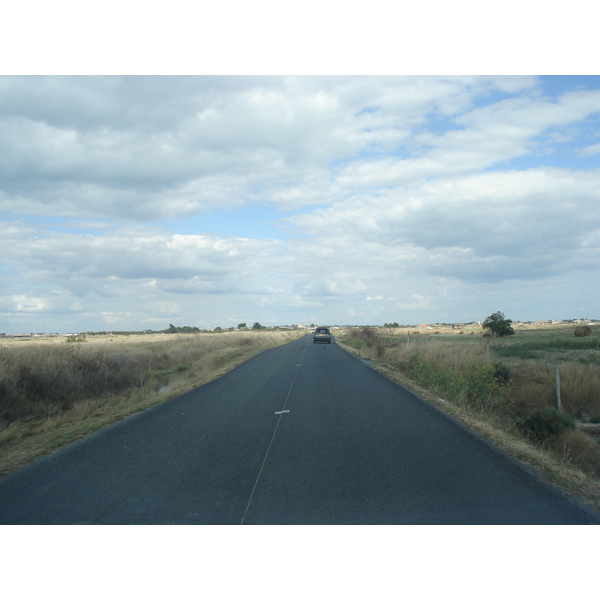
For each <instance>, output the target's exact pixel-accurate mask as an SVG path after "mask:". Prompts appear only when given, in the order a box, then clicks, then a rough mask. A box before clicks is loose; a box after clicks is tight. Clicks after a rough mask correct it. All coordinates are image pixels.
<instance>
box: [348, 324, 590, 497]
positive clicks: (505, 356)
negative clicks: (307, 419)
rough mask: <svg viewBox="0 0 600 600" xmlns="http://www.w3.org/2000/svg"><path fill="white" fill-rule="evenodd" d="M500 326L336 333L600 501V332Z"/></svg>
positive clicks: (518, 454) (559, 480) (561, 481)
mask: <svg viewBox="0 0 600 600" xmlns="http://www.w3.org/2000/svg"><path fill="white" fill-rule="evenodd" d="M495 316H496V319H495V320H496V321H500V320H501V319H500V317H503V315H501V313H495ZM501 325H502V326H503V327H508V326H510V322H509V323H508V324H507V323H503V324H501ZM503 331H504V333H501V334H499V335H492V336H490V335H489V330H488V334H487V335H486V334H485V330H484V331H482V329H481V328H479V330H478V331H473V330H472V331H471V332H469V333H470V334H471V335H469V334H467V335H465V333H467V332H462V331H459V332H455V333H454V334H452V333H449V334H446V335H444V334H440V333H435V332H427V333H424V332H417V331H415V330H412V331H410V330H408V329H404V330H396V329H393V330H392V329H380V328H379V329H378V328H371V327H364V328H357V329H351V330H348V331H347V332H345V333H344V334H342V335H341V336H338V339H337V341H338V342H339V343H340V344H341V345H342V346H343V347H346V349H347V350H349V351H351V352H352V353H354V354H356V355H357V356H359V357H361V358H363V359H368V360H370V361H372V363H373V366H375V368H377V369H379V370H380V371H382V372H383V373H384V374H386V375H387V376H390V377H391V378H393V379H395V380H397V381H399V382H400V383H401V384H402V385H404V386H405V387H408V388H409V389H412V390H413V391H414V392H415V393H417V394H418V395H420V396H421V397H424V398H426V399H428V400H431V401H433V402H434V403H436V404H437V406H439V408H440V409H441V410H444V411H446V412H448V413H450V414H452V415H453V416H455V417H456V418H458V419H459V420H461V421H463V422H464V423H466V424H467V425H468V426H469V427H471V428H473V429H475V430H476V431H477V432H478V433H480V434H482V435H483V436H485V437H488V438H490V439H491V440H492V441H493V442H495V443H497V444H498V445H500V446H501V447H502V448H504V449H505V450H506V451H508V452H509V453H510V454H512V455H513V456H514V457H515V458H518V459H520V460H523V461H525V462H528V463H529V464H530V465H532V466H535V467H537V468H538V469H539V470H540V471H541V472H542V474H543V475H544V476H546V477H547V478H548V479H549V480H551V481H553V482H554V483H555V484H558V485H560V486H561V487H563V488H564V489H565V490H566V491H569V492H571V493H573V494H574V495H576V496H577V497H578V498H579V499H580V500H583V501H585V502H587V503H588V504H590V505H592V506H594V507H595V508H596V509H600V438H599V437H598V433H600V431H598V428H600V425H598V423H600V343H599V341H600V338H598V337H594V336H593V335H592V336H591V337H590V336H587V337H575V335H574V328H573V327H562V328H555V329H551V328H546V327H544V328H537V329H530V330H517V331H515V332H513V334H510V333H509V334H507V333H505V332H506V329H504V330H503ZM557 370H558V378H559V381H560V386H559V390H560V398H559V397H558V396H557V386H556V382H557ZM559 402H560V405H559ZM559 406H560V409H559Z"/></svg>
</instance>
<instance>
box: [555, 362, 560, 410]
mask: <svg viewBox="0 0 600 600" xmlns="http://www.w3.org/2000/svg"><path fill="white" fill-rule="evenodd" d="M556 408H558V410H560V371H559V370H558V365H556Z"/></svg>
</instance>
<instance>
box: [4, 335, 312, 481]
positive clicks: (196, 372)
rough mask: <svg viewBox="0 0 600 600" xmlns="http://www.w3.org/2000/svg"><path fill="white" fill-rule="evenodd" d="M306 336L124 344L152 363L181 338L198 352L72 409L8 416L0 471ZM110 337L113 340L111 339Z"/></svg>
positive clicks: (122, 349)
mask: <svg viewBox="0 0 600 600" xmlns="http://www.w3.org/2000/svg"><path fill="white" fill-rule="evenodd" d="M301 335H302V334H300V333H260V334H257V333H248V334H232V335H231V336H224V335H219V336H214V335H213V336H204V337H201V336H200V335H198V336H195V335H193V334H189V335H185V336H178V338H179V339H169V338H166V339H164V340H163V339H161V340H158V342H156V343H154V341H152V342H150V343H149V344H151V345H152V347H151V348H150V347H149V345H146V346H145V347H143V348H141V347H140V342H139V340H135V341H132V342H131V343H128V342H127V341H125V342H123V343H122V344H121V343H119V356H122V357H124V356H130V357H131V356H132V355H135V354H140V353H141V354H142V355H143V356H142V359H143V361H144V363H146V364H148V363H149V366H150V367H152V361H153V360H156V363H159V360H158V357H160V356H164V355H166V354H167V353H169V352H173V350H172V346H173V345H177V343H178V342H179V343H180V344H185V345H189V346H190V347H191V346H196V348H195V351H192V350H189V352H187V353H185V354H180V355H179V356H178V357H177V359H179V360H180V362H179V363H178V364H170V365H169V366H160V367H157V368H155V369H152V368H150V369H145V370H144V371H136V374H135V377H136V381H137V382H139V383H137V384H136V386H134V387H129V388H127V389H125V390H123V391H122V392H121V393H119V394H114V395H102V397H98V398H93V399H82V400H77V401H75V402H72V403H70V404H69V405H68V407H67V408H61V407H60V406H58V405H57V406H54V405H50V406H49V407H48V409H47V410H48V414H47V415H45V416H40V415H36V413H35V412H33V413H32V414H31V415H30V416H27V417H24V418H19V419H13V420H9V421H8V422H6V419H5V421H4V423H3V424H2V429H1V430H0V476H3V475H6V474H8V473H10V472H12V471H15V470H17V469H19V468H21V467H23V466H26V465H27V464H29V463H31V462H33V461H34V460H36V459H37V458H40V457H42V456H45V455H47V454H50V453H52V452H55V451H56V450H58V449H59V448H61V447H63V446H65V445H67V444H70V443H71V442H74V441H76V440H78V439H81V438H84V437H86V436H88V435H90V434H91V433H93V432H95V431H98V430H100V429H102V428H103V427H106V426H107V425H110V424H112V423H115V422H117V421H120V420H122V419H125V418H126V417H129V416H131V415H133V414H135V413H138V412H140V411H143V410H146V409H147V408H150V407H152V406H155V405H157V404H160V403H162V402H165V401H166V400H169V399H170V398H173V397H174V396H177V395H179V394H182V393H184V392H187V391H189V390H191V389H194V388H196V387H199V386H201V385H204V384H205V383H208V382H209V381H212V380H214V379H216V378H218V377H221V376H222V375H224V374H225V373H227V372H228V371H231V370H232V369H234V368H235V367H237V366H238V365H240V364H241V363H243V362H245V361H246V360H248V359H250V358H252V357H253V356H255V355H256V354H259V353H260V352H263V351H264V350H266V349H269V348H273V347H276V346H280V345H283V344H286V343H288V342H290V341H293V340H295V339H298V338H299V337H301ZM105 342H106V343H109V341H108V340H105ZM119 342H121V340H119ZM52 343H53V344H55V342H52ZM100 347H102V345H101V342H99V343H97V344H96V345H95V346H94V348H93V349H92V348H88V347H86V348H85V350H83V352H85V353H86V357H87V356H88V355H89V356H99V350H98V348H100ZM49 350H50V348H49V347H48V345H44V344H38V345H37V346H36V347H35V348H30V349H28V351H27V353H26V354H25V355H24V356H26V357H28V358H30V359H31V357H32V356H39V357H40V360H41V359H42V357H43V356H44V355H46V356H47V353H48V351H49ZM155 357H156V358H155ZM12 358H14V357H12ZM19 358H20V357H17V359H19ZM102 358H104V357H102ZM184 358H185V360H183V359H184ZM177 359H176V360H177ZM138 362H139V361H138ZM34 364H35V361H34ZM40 368H41V367H40Z"/></svg>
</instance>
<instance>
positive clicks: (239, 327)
mask: <svg viewBox="0 0 600 600" xmlns="http://www.w3.org/2000/svg"><path fill="white" fill-rule="evenodd" d="M244 327H246V323H238V329H244Z"/></svg>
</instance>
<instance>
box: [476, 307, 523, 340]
mask: <svg viewBox="0 0 600 600" xmlns="http://www.w3.org/2000/svg"><path fill="white" fill-rule="evenodd" d="M511 323H512V321H511V319H507V318H506V317H505V316H504V313H501V312H500V311H498V312H495V313H493V314H491V315H490V316H489V317H487V318H486V320H485V321H484V322H483V325H482V327H483V328H484V329H485V330H486V332H485V335H489V336H496V337H506V336H509V335H514V334H515V332H514V330H513V328H512V327H511V326H510V324H511Z"/></svg>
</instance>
